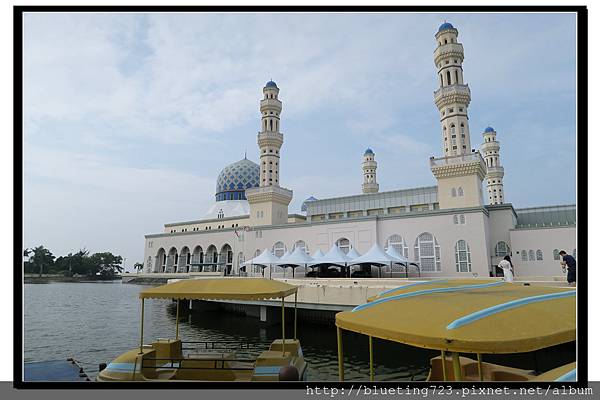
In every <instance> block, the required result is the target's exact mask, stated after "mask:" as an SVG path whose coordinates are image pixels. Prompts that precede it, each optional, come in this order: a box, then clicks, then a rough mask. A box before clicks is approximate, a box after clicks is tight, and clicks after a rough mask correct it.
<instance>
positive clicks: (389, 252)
mask: <svg viewBox="0 0 600 400" xmlns="http://www.w3.org/2000/svg"><path fill="white" fill-rule="evenodd" d="M386 254H387V255H389V256H391V257H394V258H397V259H398V261H397V262H395V263H396V264H402V265H406V264H407V263H409V262H410V261H409V260H408V258H406V257H404V256H403V255H402V254H400V252H399V251H398V250H396V248H395V247H394V246H389V247H388V249H387V251H386Z"/></svg>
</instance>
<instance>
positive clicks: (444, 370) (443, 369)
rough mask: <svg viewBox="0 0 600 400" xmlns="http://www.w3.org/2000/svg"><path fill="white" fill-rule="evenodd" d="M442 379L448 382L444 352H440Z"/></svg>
mask: <svg viewBox="0 0 600 400" xmlns="http://www.w3.org/2000/svg"><path fill="white" fill-rule="evenodd" d="M442 377H443V379H444V382H447V381H448V374H447V373H446V351H445V350H442Z"/></svg>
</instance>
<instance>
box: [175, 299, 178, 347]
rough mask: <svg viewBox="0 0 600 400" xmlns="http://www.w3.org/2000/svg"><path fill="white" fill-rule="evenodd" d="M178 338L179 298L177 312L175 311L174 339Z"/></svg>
mask: <svg viewBox="0 0 600 400" xmlns="http://www.w3.org/2000/svg"><path fill="white" fill-rule="evenodd" d="M178 339H179V299H177V312H176V313H175V340H178Z"/></svg>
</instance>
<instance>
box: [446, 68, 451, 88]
mask: <svg viewBox="0 0 600 400" xmlns="http://www.w3.org/2000/svg"><path fill="white" fill-rule="evenodd" d="M446 79H447V80H448V85H452V78H451V77H450V71H446Z"/></svg>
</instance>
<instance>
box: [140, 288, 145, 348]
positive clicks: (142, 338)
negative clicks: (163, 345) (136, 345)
mask: <svg viewBox="0 0 600 400" xmlns="http://www.w3.org/2000/svg"><path fill="white" fill-rule="evenodd" d="M140 325H141V328H140V353H139V354H143V353H144V351H143V350H142V349H143V347H144V299H142V321H141V323H140Z"/></svg>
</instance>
